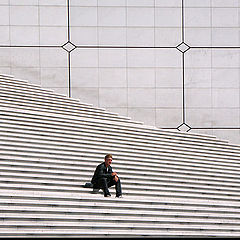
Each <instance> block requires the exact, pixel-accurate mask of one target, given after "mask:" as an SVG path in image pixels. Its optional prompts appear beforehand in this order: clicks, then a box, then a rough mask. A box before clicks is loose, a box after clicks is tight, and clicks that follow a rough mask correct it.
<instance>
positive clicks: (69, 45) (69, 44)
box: [62, 41, 76, 52]
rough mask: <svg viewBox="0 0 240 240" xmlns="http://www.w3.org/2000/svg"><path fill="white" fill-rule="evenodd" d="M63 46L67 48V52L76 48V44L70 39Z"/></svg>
mask: <svg viewBox="0 0 240 240" xmlns="http://www.w3.org/2000/svg"><path fill="white" fill-rule="evenodd" d="M62 48H63V49H64V50H66V51H67V52H71V51H73V50H74V49H75V48H76V46H75V45H74V44H73V43H71V42H69V41H68V42H66V43H65V44H63V45H62Z"/></svg>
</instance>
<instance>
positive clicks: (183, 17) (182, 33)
mask: <svg viewBox="0 0 240 240" xmlns="http://www.w3.org/2000/svg"><path fill="white" fill-rule="evenodd" d="M182 42H184V0H182Z"/></svg>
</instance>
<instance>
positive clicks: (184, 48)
mask: <svg viewBox="0 0 240 240" xmlns="http://www.w3.org/2000/svg"><path fill="white" fill-rule="evenodd" d="M176 48H177V49H178V50H179V51H180V52H182V53H185V52H186V51H187V50H189V49H190V46H188V45H187V44H186V43H184V42H182V43H180V44H179V45H177V47H176Z"/></svg>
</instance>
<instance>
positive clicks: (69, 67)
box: [68, 52, 71, 98]
mask: <svg viewBox="0 0 240 240" xmlns="http://www.w3.org/2000/svg"><path fill="white" fill-rule="evenodd" d="M68 96H69V98H71V53H70V52H68Z"/></svg>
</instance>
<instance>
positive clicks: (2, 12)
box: [0, 0, 240, 143]
mask: <svg viewBox="0 0 240 240" xmlns="http://www.w3.org/2000/svg"><path fill="white" fill-rule="evenodd" d="M183 2H184V7H185V8H184V11H183V13H184V25H185V28H184V42H185V43H186V44H188V45H189V46H190V47H199V48H191V49H190V50H188V51H186V52H185V54H184V56H185V66H184V67H185V68H184V73H185V85H184V86H185V92H184V103H185V111H183V70H182V66H183V62H182V55H183V54H182V53H181V52H180V51H178V50H177V49H176V46H177V45H179V44H180V43H181V42H182V37H183V36H182V19H181V17H182V8H181V7H182V1H181V0H155V1H154V0H141V1H139V0H137V1H136V0H118V1H109V0H94V1H93V0H92V1H85V0H81V1H80V0H78V1H76V0H71V1H70V9H69V10H70V11H69V13H70V17H69V24H70V28H69V30H70V31H69V37H70V40H71V42H72V43H73V44H75V45H77V46H78V47H79V48H77V49H74V50H73V51H72V52H71V53H70V62H69V59H68V52H67V51H65V50H64V49H63V48H61V46H62V45H63V44H65V43H66V42H67V41H68V40H69V39H68V11H67V1H66V0H52V1H46V0H39V1H37V0H25V1H16V0H9V1H6V0H2V1H1V2H0V47H1V51H0V72H2V73H6V74H13V75H15V76H16V77H18V78H24V79H28V80H29V81H31V82H32V83H35V84H40V85H41V86H43V87H44V88H49V89H52V90H55V91H56V92H59V93H61V94H64V95H68V94H69V90H68V88H69V81H68V80H69V79H68V78H69V73H70V77H71V82H70V87H71V96H72V97H74V98H79V99H80V100H82V101H84V102H89V103H92V104H93V105H94V106H96V107H105V108H107V109H108V110H109V111H116V112H118V113H120V114H123V115H125V116H130V117H132V118H133V119H135V120H137V121H144V122H145V123H146V124H150V125H156V126H157V127H163V128H177V127H178V126H179V125H180V124H182V123H183V114H184V113H185V122H186V124H188V125H189V126H190V127H192V128H193V129H192V130H191V131H192V132H194V131H195V132H206V133H209V134H216V135H217V136H219V137H224V138H226V139H229V140H230V141H231V142H233V143H239V142H240V131H239V129H238V128H239V125H240V115H239V114H240V113H239V107H240V106H239V105H240V97H239V92H240V89H239V88H240V85H239V59H240V58H239V57H240V55H239V53H240V52H239V51H240V48H234V47H238V46H240V45H239V7H240V5H239V4H240V3H239V1H238V0H221V1H220V0H201V1H196V0H184V1H183ZM4 46H5V47H4ZM39 46H40V47H39ZM44 46H45V47H44ZM81 46H89V48H81ZM92 46H100V47H104V46H105V47H106V48H91V47H92ZM108 47H109V48H108ZM114 47H115V48H114ZM116 47H121V48H116ZM126 47H143V48H126ZM149 47H150V48H149ZM154 47H161V48H154ZM165 47H168V48H165ZM204 47H209V48H204ZM212 47H220V48H212ZM222 47H225V48H222ZM69 63H70V65H69ZM69 68H70V71H69ZM194 128H198V129H194ZM201 128H208V129H201ZM225 128H227V129H225Z"/></svg>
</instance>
